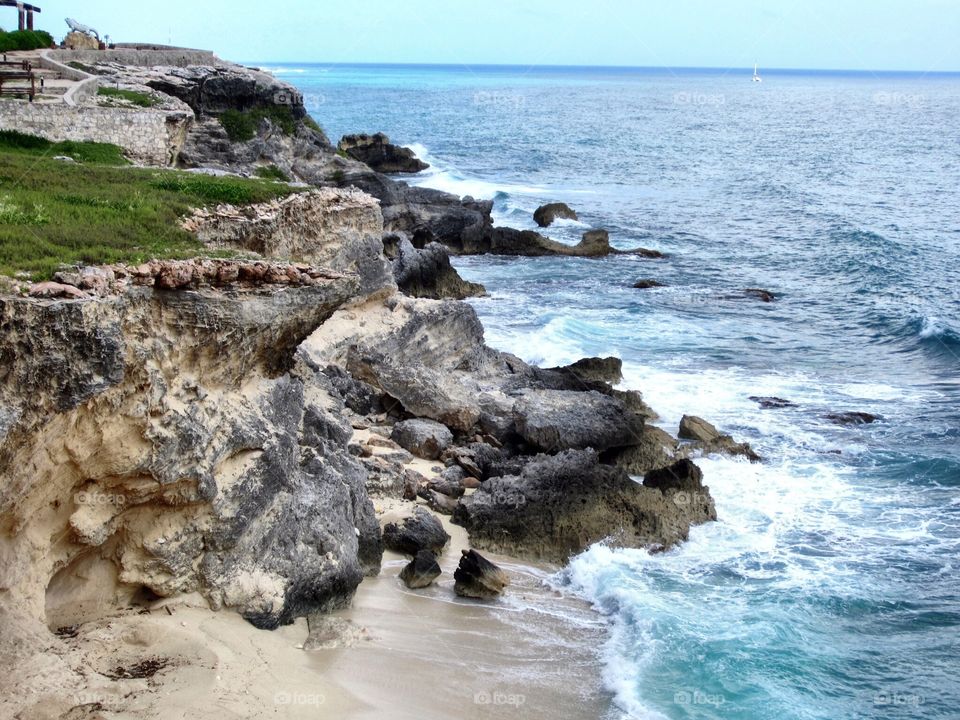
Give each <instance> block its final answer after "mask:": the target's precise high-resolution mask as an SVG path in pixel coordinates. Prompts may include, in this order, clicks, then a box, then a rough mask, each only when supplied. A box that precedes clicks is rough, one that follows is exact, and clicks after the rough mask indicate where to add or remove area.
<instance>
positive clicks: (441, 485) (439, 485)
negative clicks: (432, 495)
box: [427, 468, 466, 499]
mask: <svg viewBox="0 0 960 720" xmlns="http://www.w3.org/2000/svg"><path fill="white" fill-rule="evenodd" d="M456 469H457V470H459V471H460V473H461V475H462V474H463V470H462V469H461V468H456ZM427 487H428V488H430V489H431V490H435V491H436V492H438V493H440V494H441V495H446V496H447V497H449V498H453V499H457V498H461V497H463V493H464V492H466V488H464V486H463V480H462V479H456V480H455V479H451V478H449V477H443V476H442V475H441V476H440V477H439V478H437V479H436V480H431V481H429V482H428V483H427Z"/></svg>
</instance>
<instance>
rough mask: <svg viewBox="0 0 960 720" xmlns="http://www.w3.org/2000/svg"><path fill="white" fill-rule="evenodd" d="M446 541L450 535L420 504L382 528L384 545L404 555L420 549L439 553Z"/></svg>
mask: <svg viewBox="0 0 960 720" xmlns="http://www.w3.org/2000/svg"><path fill="white" fill-rule="evenodd" d="M448 542H450V536H449V535H448V534H447V532H446V531H445V530H444V529H443V524H442V523H441V522H440V520H439V519H438V518H437V517H436V515H434V514H433V513H431V512H430V511H429V510H426V509H424V508H422V507H420V506H417V508H416V509H415V510H414V511H413V514H412V515H410V516H409V517H406V518H404V519H403V520H400V521H398V522H395V523H387V525H386V526H384V528H383V545H384V547H385V548H386V549H387V550H392V551H393V552H398V553H402V554H404V555H416V554H417V553H419V552H420V551H421V550H429V551H430V552H432V553H435V554H437V555H439V554H440V553H441V552H443V548H444V547H446V545H447V543H448Z"/></svg>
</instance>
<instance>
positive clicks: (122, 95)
mask: <svg viewBox="0 0 960 720" xmlns="http://www.w3.org/2000/svg"><path fill="white" fill-rule="evenodd" d="M97 95H102V96H103V97H109V98H119V99H121V100H126V101H127V102H129V103H133V104H134V105H136V106H138V107H144V108H147V107H153V106H154V105H156V104H157V101H156V100H155V99H154V98H152V97H151V96H150V95H147V94H146V93H142V92H137V91H136V90H121V89H120V88H112V87H102V88H100V89H98V90H97Z"/></svg>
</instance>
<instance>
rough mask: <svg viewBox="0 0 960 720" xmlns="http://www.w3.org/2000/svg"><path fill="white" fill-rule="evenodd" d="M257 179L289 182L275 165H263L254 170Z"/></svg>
mask: <svg viewBox="0 0 960 720" xmlns="http://www.w3.org/2000/svg"><path fill="white" fill-rule="evenodd" d="M256 174H257V177H260V178H263V179H264V180H279V181H281V182H290V177H289V176H288V175H287V174H286V173H285V172H284V171H283V170H281V169H280V168H278V167H277V166H276V165H264V166H262V167H258V168H257V169H256Z"/></svg>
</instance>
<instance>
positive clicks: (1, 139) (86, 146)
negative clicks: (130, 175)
mask: <svg viewBox="0 0 960 720" xmlns="http://www.w3.org/2000/svg"><path fill="white" fill-rule="evenodd" d="M0 152H19V153H24V152H25V153H32V154H38V155H46V156H48V157H54V156H55V155H65V156H66V157H70V158H73V159H74V160H76V161H77V162H81V163H89V164H91V165H126V164H127V159H126V158H125V157H124V156H123V152H122V151H121V150H120V148H118V147H117V146H116V145H109V144H107V143H92V142H74V141H73V140H65V141H64V142H51V141H50V140H46V139H44V138H41V137H36V136H35V135H25V134H24V133H20V132H17V131H16V130H0Z"/></svg>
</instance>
